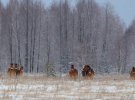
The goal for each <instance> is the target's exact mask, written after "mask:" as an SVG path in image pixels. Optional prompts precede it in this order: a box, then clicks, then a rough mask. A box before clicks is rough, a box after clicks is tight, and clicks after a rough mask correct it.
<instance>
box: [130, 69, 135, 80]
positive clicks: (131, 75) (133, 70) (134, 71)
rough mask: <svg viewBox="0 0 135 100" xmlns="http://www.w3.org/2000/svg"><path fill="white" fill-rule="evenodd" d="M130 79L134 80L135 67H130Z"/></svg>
mask: <svg viewBox="0 0 135 100" xmlns="http://www.w3.org/2000/svg"><path fill="white" fill-rule="evenodd" d="M130 79H133V80H135V67H132V70H131V72H130Z"/></svg>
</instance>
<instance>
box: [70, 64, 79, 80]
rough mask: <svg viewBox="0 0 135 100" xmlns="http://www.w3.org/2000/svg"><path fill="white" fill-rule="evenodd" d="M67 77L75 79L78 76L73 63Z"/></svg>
mask: <svg viewBox="0 0 135 100" xmlns="http://www.w3.org/2000/svg"><path fill="white" fill-rule="evenodd" d="M69 77H70V78H71V79H73V80H76V79H77V77H78V70H77V69H75V68H74V65H71V69H70V71H69Z"/></svg>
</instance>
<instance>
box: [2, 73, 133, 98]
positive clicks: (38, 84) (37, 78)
mask: <svg viewBox="0 0 135 100" xmlns="http://www.w3.org/2000/svg"><path fill="white" fill-rule="evenodd" d="M0 100H135V81H133V80H130V79H129V75H97V76H96V77H95V78H94V80H92V81H91V80H84V79H81V78H79V79H78V80H76V81H72V80H69V79H68V78H67V77H62V78H47V77H46V76H43V75H27V76H26V75H25V76H24V77H23V78H18V79H13V78H12V79H10V78H7V76H4V75H2V76H1V77H0Z"/></svg>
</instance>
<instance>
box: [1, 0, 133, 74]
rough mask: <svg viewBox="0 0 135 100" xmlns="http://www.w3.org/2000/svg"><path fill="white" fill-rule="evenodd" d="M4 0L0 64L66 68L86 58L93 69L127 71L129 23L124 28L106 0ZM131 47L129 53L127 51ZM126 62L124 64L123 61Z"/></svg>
mask: <svg viewBox="0 0 135 100" xmlns="http://www.w3.org/2000/svg"><path fill="white" fill-rule="evenodd" d="M69 2H70V0H59V1H54V2H53V3H52V4H51V5H50V6H49V7H45V5H44V3H43V1H41V0H9V3H8V4H7V6H3V4H2V3H0V68H1V71H3V70H6V69H7V67H8V65H9V64H10V63H17V64H19V65H22V66H24V69H25V71H26V72H37V73H38V72H47V73H48V72H49V73H51V72H66V71H67V70H68V69H69V66H70V64H71V63H72V64H75V65H76V66H77V68H78V69H80V68H81V67H82V65H83V64H89V65H90V66H91V67H92V68H93V69H94V70H96V72H98V73H103V72H105V73H110V72H120V73H124V72H128V71H129V70H130V67H132V66H133V65H134V64H135V62H134V60H135V59H134V58H135V57H134V55H135V54H134V53H133V52H134V51H135V44H134V43H135V42H134V37H133V36H134V35H135V23H133V25H131V26H130V27H129V28H128V29H127V30H126V29H125V27H124V24H123V22H122V21H121V19H120V18H119V17H118V15H116V14H115V12H114V11H113V8H112V6H111V5H110V4H106V5H105V6H104V7H103V6H99V5H98V4H97V3H96V2H95V0H76V2H77V3H76V5H75V6H72V5H70V3H69ZM131 52H132V53H131ZM129 66H130V67H129Z"/></svg>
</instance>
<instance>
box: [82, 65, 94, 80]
mask: <svg viewBox="0 0 135 100" xmlns="http://www.w3.org/2000/svg"><path fill="white" fill-rule="evenodd" d="M81 71H82V76H83V77H84V78H86V79H90V80H91V79H93V77H94V75H95V72H94V70H93V69H92V68H91V67H90V66H89V65H84V66H83V68H82V70H81Z"/></svg>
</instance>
